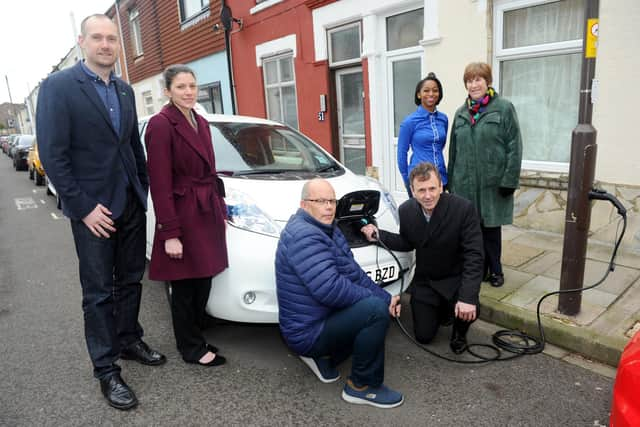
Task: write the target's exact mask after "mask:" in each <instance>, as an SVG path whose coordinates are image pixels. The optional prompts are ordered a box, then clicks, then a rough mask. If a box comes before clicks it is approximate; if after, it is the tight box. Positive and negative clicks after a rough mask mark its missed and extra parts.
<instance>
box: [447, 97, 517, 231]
mask: <svg viewBox="0 0 640 427" xmlns="http://www.w3.org/2000/svg"><path fill="white" fill-rule="evenodd" d="M521 163H522V138H521V136H520V126H519V125H518V117H517V115H516V110H515V108H514V107H513V104H511V102H509V101H507V100H506V99H504V98H501V97H499V96H498V95H497V94H496V97H495V98H494V99H492V100H491V102H490V103H489V105H487V109H486V110H485V111H484V112H483V113H481V114H480V117H479V118H478V121H477V122H476V124H475V125H474V126H471V117H470V116H469V111H468V109H467V105H466V103H465V104H464V105H463V106H462V107H460V108H458V110H457V111H456V114H455V117H454V119H453V126H452V129H451V138H450V143H449V165H448V168H447V169H448V173H449V184H448V188H449V191H450V192H451V193H454V194H458V195H460V196H462V197H464V198H466V199H469V200H471V201H472V202H473V204H474V205H475V206H476V209H477V210H478V213H479V214H480V217H481V220H482V225H483V226H485V227H498V226H501V225H505V224H511V223H512V222H513V194H511V195H509V196H506V197H505V196H503V195H501V194H500V191H499V190H498V188H499V187H506V188H512V189H515V188H518V186H519V185H518V183H519V180H520V164H521Z"/></svg>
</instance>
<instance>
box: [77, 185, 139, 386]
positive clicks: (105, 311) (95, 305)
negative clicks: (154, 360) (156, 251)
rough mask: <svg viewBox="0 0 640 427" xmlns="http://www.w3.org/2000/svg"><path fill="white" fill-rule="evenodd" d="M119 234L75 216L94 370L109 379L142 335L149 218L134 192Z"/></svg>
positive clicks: (120, 220) (117, 223) (118, 226)
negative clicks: (98, 230) (97, 231)
mask: <svg viewBox="0 0 640 427" xmlns="http://www.w3.org/2000/svg"><path fill="white" fill-rule="evenodd" d="M114 222H115V225H114V227H115V228H116V232H115V233H111V235H110V237H109V238H108V239H107V238H102V237H96V236H94V235H93V233H91V231H90V230H89V229H88V228H87V226H86V225H84V223H83V222H82V221H75V220H71V231H72V233H73V239H74V241H75V245H76V253H77V255H78V262H79V266H80V284H81V285H82V311H83V313H84V333H85V339H86V342H87V349H88V351H89V356H90V357H91V362H92V363H93V373H94V376H95V377H96V378H98V379H103V378H106V377H107V376H109V375H111V374H112V373H114V372H119V371H120V367H119V366H118V365H117V364H116V361H117V360H118V359H119V358H120V350H121V349H122V348H123V347H126V346H128V345H130V344H133V343H134V342H136V341H138V340H140V339H141V338H142V334H143V331H142V327H141V326H140V324H139V323H138V312H139V311H140V297H141V292H142V285H141V283H140V280H142V275H143V274H144V269H145V246H146V217H145V213H144V209H143V207H142V205H141V204H140V202H139V201H138V200H137V198H136V197H135V195H134V194H133V193H132V192H129V194H128V195H127V206H126V207H125V210H124V213H123V214H122V215H121V216H120V217H119V218H117V219H116V220H115V221H114Z"/></svg>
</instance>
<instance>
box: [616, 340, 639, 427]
mask: <svg viewBox="0 0 640 427" xmlns="http://www.w3.org/2000/svg"><path fill="white" fill-rule="evenodd" d="M609 424H610V426H611V427H634V426H640V331H638V332H636V334H635V335H634V336H633V338H631V341H629V343H628V344H627V346H626V347H625V348H624V351H623V352H622V356H620V363H618V372H617V373H616V381H615V383H614V386H613V400H612V402H611V418H610V419H609Z"/></svg>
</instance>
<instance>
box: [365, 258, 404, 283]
mask: <svg viewBox="0 0 640 427" xmlns="http://www.w3.org/2000/svg"><path fill="white" fill-rule="evenodd" d="M364 272H365V273H367V276H369V277H370V278H371V280H373V281H374V282H376V283H380V282H382V283H388V282H393V281H395V280H397V279H398V277H400V269H399V268H398V265H397V264H395V263H394V264H386V265H381V266H380V267H378V266H373V267H368V268H365V269H364Z"/></svg>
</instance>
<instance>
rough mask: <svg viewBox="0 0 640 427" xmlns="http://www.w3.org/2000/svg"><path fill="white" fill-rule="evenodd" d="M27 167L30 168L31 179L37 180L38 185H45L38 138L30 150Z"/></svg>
mask: <svg viewBox="0 0 640 427" xmlns="http://www.w3.org/2000/svg"><path fill="white" fill-rule="evenodd" d="M27 168H28V169H29V179H33V180H34V181H35V182H36V185H44V168H43V167H42V163H41V162H40V154H39V153H38V141H37V139H36V141H35V142H34V144H33V147H31V149H30V150H29V156H28V157H27Z"/></svg>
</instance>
